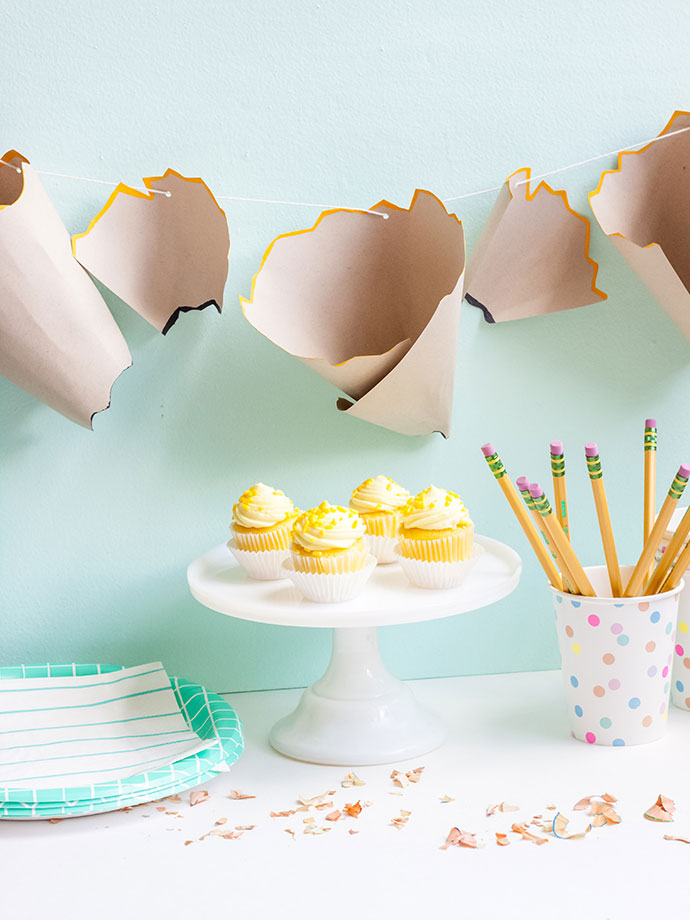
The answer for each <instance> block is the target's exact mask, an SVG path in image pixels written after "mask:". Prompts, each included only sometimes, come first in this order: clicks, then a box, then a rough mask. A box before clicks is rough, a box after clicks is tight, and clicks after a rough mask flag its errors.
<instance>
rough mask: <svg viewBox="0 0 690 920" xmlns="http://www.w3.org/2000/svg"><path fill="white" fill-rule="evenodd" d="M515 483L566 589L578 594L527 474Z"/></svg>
mask: <svg viewBox="0 0 690 920" xmlns="http://www.w3.org/2000/svg"><path fill="white" fill-rule="evenodd" d="M515 485H516V486H517V487H518V489H519V491H520V495H522V498H523V499H524V502H525V504H526V505H527V510H528V511H529V513H530V514H531V515H532V520H533V521H534V523H535V526H536V528H537V530H538V531H539V533H540V534H541V536H542V540H543V541H544V543H545V544H546V546H547V548H548V550H549V552H550V553H551V558H552V559H553V560H554V562H555V563H556V565H557V566H558V567H559V568H560V570H561V574H562V579H563V587H564V589H565V590H566V591H569V592H570V593H571V594H577V593H578V592H577V591H576V590H575V583H574V581H573V577H572V575H571V574H570V572H569V571H568V567H567V566H566V565H564V563H563V560H562V559H559V558H558V557H557V556H556V553H555V552H554V547H553V546H552V544H551V541H550V540H549V537H548V534H547V533H546V529H545V526H544V519H543V518H542V516H541V514H539V512H538V511H537V509H536V507H535V505H534V499H533V498H532V496H531V495H530V492H529V479H528V478H527V477H526V476H519V477H518V478H517V479H516V480H515Z"/></svg>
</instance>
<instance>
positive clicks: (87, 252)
mask: <svg viewBox="0 0 690 920" xmlns="http://www.w3.org/2000/svg"><path fill="white" fill-rule="evenodd" d="M143 182H144V185H145V186H146V187H147V188H150V189H158V190H161V191H167V192H170V197H166V196H165V195H156V194H154V193H153V192H142V191H138V190H137V189H133V188H130V187H129V186H127V185H123V184H120V185H118V187H117V188H116V189H115V191H114V192H113V194H112V195H111V196H110V198H109V199H108V201H107V203H106V205H105V207H104V208H103V209H102V211H100V212H99V213H98V214H97V215H96V217H95V218H94V219H93V220H92V221H91V223H90V224H89V226H88V229H87V230H86V232H85V233H80V234H77V235H76V236H75V237H74V240H73V247H74V254H75V257H76V258H77V259H78V260H79V262H80V263H81V264H82V265H83V266H84V268H85V269H86V270H87V271H88V272H90V273H91V274H92V275H93V276H94V277H95V278H98V280H99V281H101V282H102V283H103V284H104V285H105V286H106V287H107V288H108V289H109V290H111V291H112V292H113V293H114V294H117V296H118V297H119V298H121V300H124V301H125V303H127V304H129V306H130V307H132V308H133V309H134V310H136V311H137V313H140V314H141V315H142V316H143V317H144V319H145V320H147V321H148V322H149V323H151V325H152V326H155V327H156V329H158V331H159V332H162V333H163V335H165V333H166V332H167V331H168V330H169V329H170V328H171V326H173V325H174V324H175V322H176V321H177V319H178V317H179V315H180V313H186V312H188V311H189V310H203V309H204V307H209V306H214V307H215V308H216V309H217V310H218V312H219V313H220V311H221V309H222V306H223V288H224V287H225V281H226V279H227V276H228V253H229V250H230V237H229V235H228V224H227V220H226V219H225V213H224V211H222V210H221V208H220V207H219V206H218V204H217V202H216V200H215V198H214V197H213V195H212V194H211V192H210V191H209V189H208V188H207V187H206V185H205V183H204V182H203V181H202V180H201V179H188V178H185V177H184V176H181V175H180V174H179V173H177V172H175V171H174V170H172V169H169V170H168V171H167V172H166V173H165V175H163V176H156V177H149V178H146V179H144V180H143Z"/></svg>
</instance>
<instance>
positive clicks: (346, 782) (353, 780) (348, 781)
mask: <svg viewBox="0 0 690 920" xmlns="http://www.w3.org/2000/svg"><path fill="white" fill-rule="evenodd" d="M340 785H341V786H342V787H343V789H349V788H350V786H365V785H366V783H365V782H364V780H362V779H360V778H359V776H357V774H356V773H346V774H345V776H344V777H343V779H342V780H341V781H340Z"/></svg>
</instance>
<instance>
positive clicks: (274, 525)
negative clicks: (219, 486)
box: [228, 482, 299, 580]
mask: <svg viewBox="0 0 690 920" xmlns="http://www.w3.org/2000/svg"><path fill="white" fill-rule="evenodd" d="M298 514H299V511H298V509H297V508H295V506H294V504H293V503H292V501H291V500H290V499H289V498H288V497H287V496H286V495H284V494H283V492H281V491H280V490H279V489H274V488H272V487H271V486H267V485H264V483H263V482H258V483H257V484H256V485H254V486H252V487H251V488H250V489H247V490H246V491H245V492H243V493H242V494H241V495H240V497H239V499H238V500H237V503H236V504H235V505H234V506H233V509H232V524H231V525H230V529H231V530H232V533H233V539H232V540H230V542H229V543H228V549H229V550H230V552H231V553H232V554H233V555H234V556H235V558H236V559H237V561H238V562H239V563H240V565H241V566H243V567H244V568H245V569H246V571H247V572H248V573H249V574H250V575H251V576H252V578H259V579H263V580H268V579H274V578H285V572H284V571H283V569H282V565H283V562H284V561H285V560H286V559H287V558H288V557H289V555H290V539H291V534H292V526H293V524H294V523H295V520H296V518H297V516H298Z"/></svg>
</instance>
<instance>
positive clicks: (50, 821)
mask: <svg viewBox="0 0 690 920" xmlns="http://www.w3.org/2000/svg"><path fill="white" fill-rule="evenodd" d="M62 820H63V819H62V818H48V824H59V823H60V821H62Z"/></svg>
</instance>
